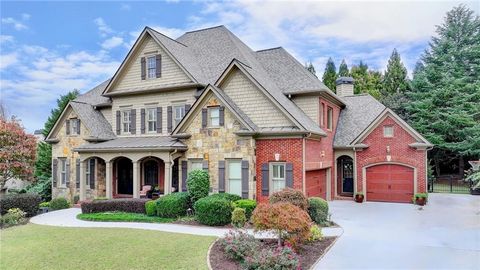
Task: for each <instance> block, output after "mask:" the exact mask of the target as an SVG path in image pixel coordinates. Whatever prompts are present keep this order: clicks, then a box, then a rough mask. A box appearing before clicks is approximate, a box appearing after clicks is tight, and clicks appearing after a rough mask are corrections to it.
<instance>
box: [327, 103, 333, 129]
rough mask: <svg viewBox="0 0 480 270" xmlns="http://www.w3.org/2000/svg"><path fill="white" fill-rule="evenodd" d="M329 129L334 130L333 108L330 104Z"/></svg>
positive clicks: (328, 109) (328, 107)
mask: <svg viewBox="0 0 480 270" xmlns="http://www.w3.org/2000/svg"><path fill="white" fill-rule="evenodd" d="M328 112H332V113H331V114H329V113H328ZM327 130H333V108H332V107H330V106H327Z"/></svg>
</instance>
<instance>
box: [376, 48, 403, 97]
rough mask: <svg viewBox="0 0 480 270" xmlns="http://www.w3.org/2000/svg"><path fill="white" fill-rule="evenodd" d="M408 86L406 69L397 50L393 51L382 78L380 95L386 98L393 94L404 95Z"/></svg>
mask: <svg viewBox="0 0 480 270" xmlns="http://www.w3.org/2000/svg"><path fill="white" fill-rule="evenodd" d="M408 86H409V84H408V78H407V68H406V67H405V66H404V65H403V63H402V59H401V58H400V54H399V53H398V52H397V49H393V52H392V55H391V56H390V59H389V60H388V65H387V70H386V71H385V75H384V76H383V90H382V94H383V96H384V97H387V96H389V95H391V94H394V93H404V92H405V91H407V90H408Z"/></svg>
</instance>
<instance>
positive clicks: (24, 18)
mask: <svg viewBox="0 0 480 270" xmlns="http://www.w3.org/2000/svg"><path fill="white" fill-rule="evenodd" d="M30 17H31V15H30V14H28V13H22V20H24V21H28V20H30Z"/></svg>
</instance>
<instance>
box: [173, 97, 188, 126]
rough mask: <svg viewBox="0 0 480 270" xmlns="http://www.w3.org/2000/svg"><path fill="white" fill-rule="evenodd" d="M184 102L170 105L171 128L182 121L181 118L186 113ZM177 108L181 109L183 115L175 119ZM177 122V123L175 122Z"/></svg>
mask: <svg viewBox="0 0 480 270" xmlns="http://www.w3.org/2000/svg"><path fill="white" fill-rule="evenodd" d="M185 104H186V103H185V102H182V103H180V102H178V103H174V104H172V114H173V115H172V121H173V128H175V127H176V126H177V125H178V124H179V123H180V122H181V121H182V119H183V117H185V114H186V113H187V112H186V111H185ZM177 108H181V110H183V115H182V116H181V117H180V118H177V116H178V115H177ZM177 120H178V122H177Z"/></svg>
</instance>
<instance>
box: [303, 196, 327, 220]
mask: <svg viewBox="0 0 480 270" xmlns="http://www.w3.org/2000/svg"><path fill="white" fill-rule="evenodd" d="M308 215H309V216H310V218H311V219H312V220H313V221H315V223H317V224H324V223H325V222H327V219H328V203H327V201H325V200H324V199H322V198H319V197H311V198H309V199H308Z"/></svg>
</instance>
